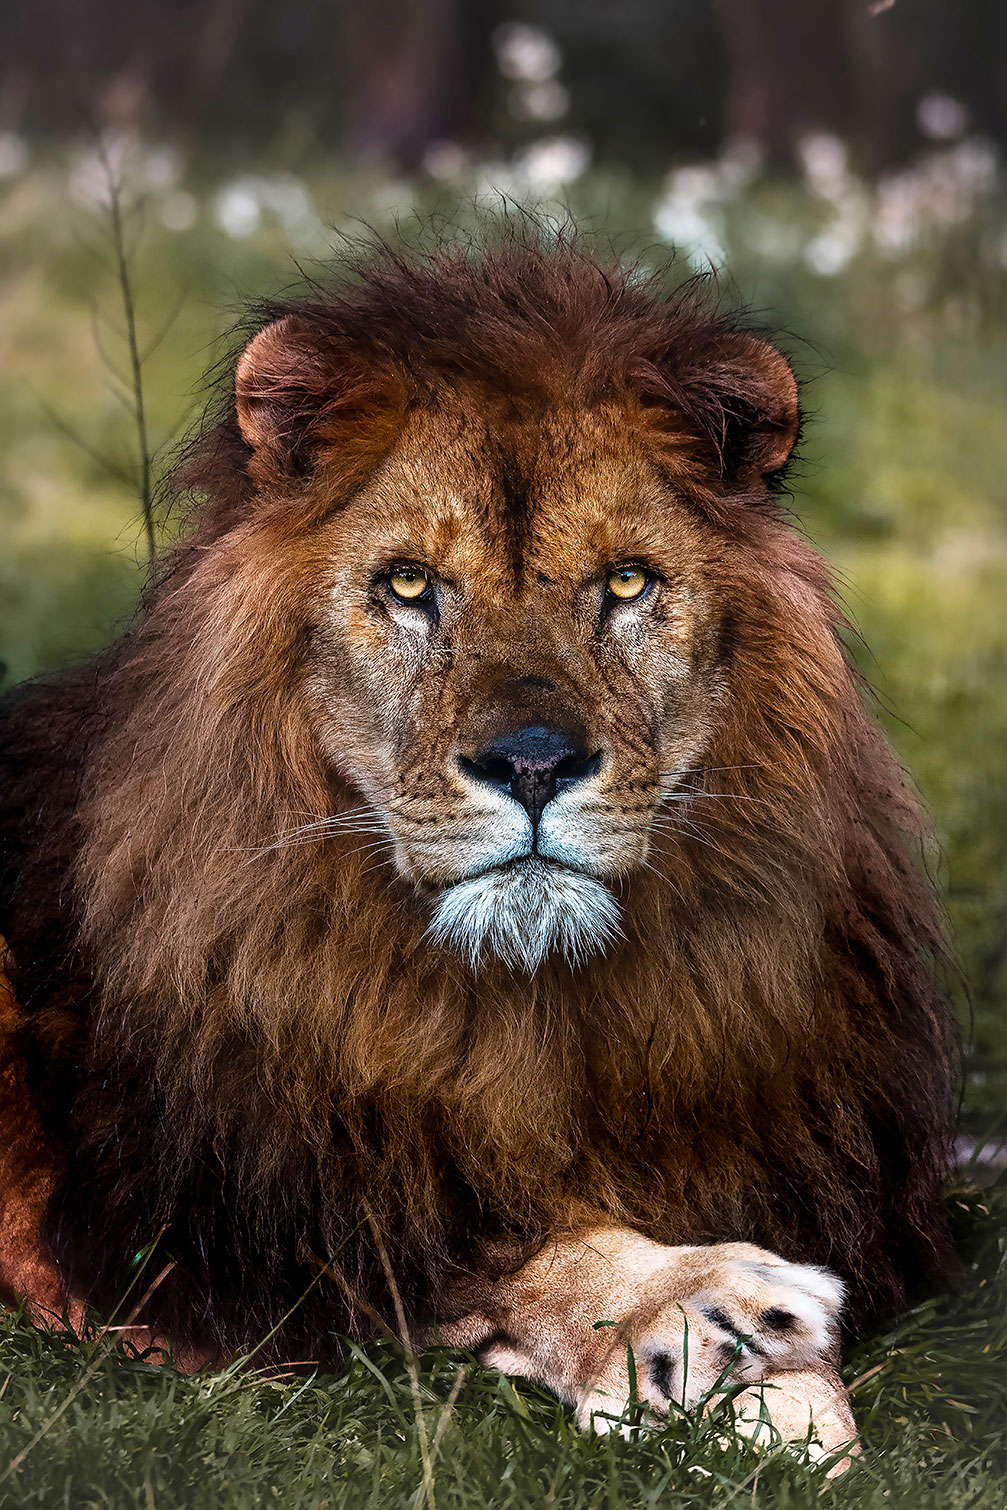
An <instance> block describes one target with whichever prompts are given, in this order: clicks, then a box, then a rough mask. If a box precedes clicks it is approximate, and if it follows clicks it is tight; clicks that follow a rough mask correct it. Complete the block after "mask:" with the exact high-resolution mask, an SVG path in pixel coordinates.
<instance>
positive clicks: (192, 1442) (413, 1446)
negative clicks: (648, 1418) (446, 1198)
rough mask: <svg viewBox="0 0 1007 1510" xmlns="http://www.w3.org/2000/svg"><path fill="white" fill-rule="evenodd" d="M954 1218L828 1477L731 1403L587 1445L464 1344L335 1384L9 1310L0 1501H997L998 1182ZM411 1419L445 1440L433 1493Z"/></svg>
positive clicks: (1001, 1201)
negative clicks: (153, 1357)
mask: <svg viewBox="0 0 1007 1510" xmlns="http://www.w3.org/2000/svg"><path fill="white" fill-rule="evenodd" d="M952 1209H953V1212H954V1214H955V1216H956V1218H957V1223H958V1226H959V1228H960V1231H961V1244H962V1250H963V1254H964V1256H965V1258H966V1275H965V1279H964V1281H963V1285H962V1288H961V1290H960V1292H959V1293H958V1294H957V1295H956V1296H954V1297H952V1298H945V1299H941V1300H939V1301H932V1302H930V1303H928V1304H926V1305H924V1306H921V1307H920V1308H919V1309H917V1310H916V1311H913V1312H910V1313H909V1314H908V1315H906V1316H903V1317H902V1318H901V1319H900V1321H899V1323H898V1326H897V1327H896V1328H895V1329H894V1330H892V1331H891V1332H890V1333H886V1334H884V1335H881V1336H878V1337H875V1338H873V1339H871V1340H869V1341H868V1342H866V1343H864V1344H861V1345H860V1346H859V1347H858V1348H857V1349H856V1350H855V1351H854V1352H853V1353H851V1354H850V1356H849V1358H848V1360H847V1364H846V1369H845V1374H846V1378H847V1380H848V1381H849V1382H850V1383H853V1384H854V1386H855V1387H854V1394H853V1398H854V1403H855V1406H856V1411H857V1416H858V1420H859V1424H860V1427H861V1430H862V1433H863V1439H864V1447H865V1452H864V1456H863V1458H862V1459H861V1460H860V1461H859V1462H858V1463H857V1464H856V1465H855V1466H854V1467H853V1468H852V1469H851V1470H850V1471H849V1473H848V1474H846V1475H845V1476H843V1477H842V1478H840V1479H837V1480H834V1481H832V1482H831V1483H829V1482H828V1481H827V1480H826V1478H825V1473H824V1468H823V1467H822V1466H817V1465H810V1464H809V1463H808V1461H807V1459H806V1458H804V1457H802V1455H801V1454H800V1453H799V1452H794V1451H791V1450H788V1449H785V1448H782V1447H780V1446H779V1445H776V1446H773V1445H768V1446H767V1447H765V1448H762V1449H756V1448H752V1447H749V1446H748V1445H746V1444H744V1443H742V1442H741V1441H740V1440H738V1439H737V1438H735V1437H734V1436H733V1434H732V1433H731V1431H730V1407H729V1405H727V1406H722V1407H721V1408H719V1409H718V1408H717V1407H716V1406H714V1407H712V1408H711V1409H709V1410H708V1411H707V1412H705V1413H704V1414H703V1415H702V1416H701V1417H699V1418H689V1417H685V1416H681V1415H680V1416H679V1417H678V1418H676V1419H673V1420H671V1421H670V1422H669V1424H668V1425H667V1426H666V1427H665V1428H663V1429H658V1430H654V1431H647V1430H639V1431H637V1432H635V1433H632V1434H631V1439H630V1440H625V1439H624V1438H623V1437H622V1436H621V1435H618V1434H611V1435H607V1436H603V1437H596V1436H592V1435H587V1434H583V1433H580V1432H578V1431H577V1430H576V1429H575V1428H574V1426H573V1424H572V1422H571V1420H570V1418H569V1416H568V1415H567V1413H566V1412H565V1411H564V1410H563V1409H562V1408H561V1407H560V1406H558V1405H557V1404H556V1402H555V1401H554V1400H552V1399H551V1398H550V1397H549V1396H547V1395H545V1394H543V1393H542V1392H540V1391H539V1390H537V1389H535V1388H533V1387H531V1386H529V1385H526V1384H522V1383H513V1382H511V1381H508V1380H506V1379H504V1378H503V1377H501V1376H499V1375H495V1374H491V1373H488V1372H486V1371H485V1370H483V1369H481V1368H480V1367H479V1366H478V1364H476V1363H475V1362H474V1361H473V1360H471V1359H466V1358H465V1357H463V1356H461V1355H458V1354H451V1353H445V1352H438V1351H432V1352H429V1353H425V1354H424V1355H423V1356H422V1357H421V1358H420V1359H419V1363H418V1390H416V1389H414V1384H413V1381H412V1379H411V1377H410V1371H409V1369H408V1367H407V1364H406V1361H405V1360H404V1358H403V1355H402V1353H401V1352H400V1351H399V1350H398V1349H397V1348H395V1347H394V1346H393V1345H391V1344H375V1345H372V1346H370V1347H368V1348H366V1349H363V1350H354V1352H353V1355H352V1357H351V1358H350V1360H349V1362H348V1364H347V1366H346V1368H345V1369H344V1371H343V1372H342V1373H340V1374H339V1375H335V1376H330V1377H315V1376H311V1375H307V1376H296V1377H295V1376H290V1377H287V1378H275V1377H265V1378H264V1377H262V1375H257V1374H256V1373H255V1372H254V1371H250V1370H249V1369H248V1368H234V1369H230V1370H227V1371H224V1372H222V1373H216V1374H198V1375H195V1376H192V1377H184V1376H181V1375H179V1374H177V1373H175V1371H174V1370H172V1369H166V1368H159V1367H152V1366H151V1365H149V1364H147V1363H145V1362H143V1361H142V1360H139V1359H131V1358H127V1357H125V1356H124V1355H123V1353H122V1352H121V1351H116V1352H114V1353H111V1354H107V1355H104V1356H103V1344H102V1342H101V1340H100V1334H99V1335H98V1337H96V1338H92V1340H90V1341H88V1342H85V1343H83V1344H79V1345H75V1344H66V1343H63V1342H61V1341H59V1340H57V1339H55V1338H53V1337H52V1336H50V1335H47V1334H45V1333H41V1332H38V1331H37V1330H35V1329H34V1328H33V1327H31V1326H30V1325H28V1324H27V1323H26V1322H25V1321H24V1320H22V1319H19V1318H15V1317H12V1316H7V1317H6V1318H4V1319H3V1320H2V1321H0V1388H2V1391H3V1392H2V1395H0V1504H3V1505H5V1506H7V1505H10V1506H12V1507H13V1506H19V1507H25V1510H29V1507H31V1510H48V1507H51V1506H56V1505H68V1506H73V1507H74V1510H83V1507H90V1506H95V1507H98V1506H115V1507H125V1506H132V1505H136V1506H141V1507H146V1506H152V1505H153V1506H159V1507H179V1510H182V1507H185V1510H190V1507H191V1510H199V1507H203V1506H205V1507H207V1510H210V1507H214V1510H216V1507H228V1506H234V1507H235V1510H238V1507H247V1506H249V1505H259V1504H276V1505H282V1506H283V1507H284V1510H308V1507H311V1510H316V1507H318V1510H320V1507H322V1506H330V1507H336V1506H339V1507H346V1510H356V1507H360V1510H363V1507H365V1506H366V1507H371V1510H393V1507H398V1506H401V1507H403V1510H406V1507H419V1506H421V1505H423V1504H424V1503H425V1502H429V1498H432V1499H433V1501H434V1503H435V1504H436V1505H437V1506H438V1507H440V1510H475V1507H481V1506H492V1507H494V1510H497V1507H499V1510H509V1507H513V1510H527V1507H531V1506H535V1507H538V1506H555V1507H557V1510H559V1507H568V1510H600V1507H607V1506H611V1507H613V1510H614V1507H619V1510H629V1507H636V1506H655V1507H657V1506H660V1507H661V1510H686V1507H692V1506H696V1507H700V1506H727V1505H753V1504H758V1505H762V1506H765V1507H770V1506H771V1507H780V1510H783V1507H796V1506H808V1505H811V1504H813V1503H816V1502H817V1501H818V1500H819V1499H821V1501H822V1503H823V1504H825V1505H831V1506H835V1507H837V1510H839V1507H850V1510H853V1507H857V1510H882V1507H888V1510H894V1507H897V1506H904V1507H905V1510H930V1507H932V1510H980V1507H983V1510H986V1507H988V1510H1003V1504H1004V1491H1005V1485H1007V1436H1005V1432H1007V1253H1005V1243H1004V1235H1003V1234H1004V1231H1005V1230H1007V1183H1004V1182H1001V1184H1000V1186H999V1187H997V1188H994V1189H993V1190H990V1191H987V1192H985V1193H984V1195H983V1196H982V1197H978V1196H976V1195H975V1194H972V1195H971V1196H968V1197H966V1196H959V1197H956V1198H955V1199H954V1200H953V1202H952ZM858 1380H859V1381H860V1382H859V1383H858V1382H856V1381H858ZM4 1381H6V1382H4ZM418 1417H422V1422H423V1427H422V1429H423V1430H424V1431H425V1434H426V1439H427V1442H428V1443H430V1444H433V1443H434V1442H436V1452H435V1453H434V1457H433V1463H432V1486H433V1494H432V1496H430V1497H427V1496H426V1495H425V1490H424V1482H425V1480H424V1469H423V1452H422V1449H421V1441H420V1426H419V1421H418ZM634 1437H635V1439H632V1438H634ZM22 1455H23V1456H22ZM12 1460H18V1466H17V1467H16V1468H15V1469H13V1471H11V1470H10V1469H9V1467H8V1464H9V1463H10V1462H11V1461H12ZM5 1475H6V1476H5ZM428 1482H429V1481H428Z"/></svg>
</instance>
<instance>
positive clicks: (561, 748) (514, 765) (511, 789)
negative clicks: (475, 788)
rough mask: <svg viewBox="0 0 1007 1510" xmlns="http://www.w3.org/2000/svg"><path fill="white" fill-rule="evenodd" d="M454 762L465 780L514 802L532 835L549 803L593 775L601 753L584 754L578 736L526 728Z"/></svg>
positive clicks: (540, 727)
mask: <svg viewBox="0 0 1007 1510" xmlns="http://www.w3.org/2000/svg"><path fill="white" fill-rule="evenodd" d="M457 760H458V765H459V768H460V769H461V771H462V773H463V774H464V775H465V776H468V777H469V778H470V779H471V780H473V781H480V782H483V783H485V784H486V785H488V786H491V787H493V788H495V789H496V790H497V791H498V792H503V793H505V794H506V795H507V796H509V797H512V798H513V799H514V801H515V802H519V803H520V804H521V806H522V807H523V808H524V810H525V812H526V813H527V814H528V818H529V820H530V822H531V826H532V830H533V832H535V831H537V829H538V827H539V822H540V820H541V818H542V814H543V812H544V810H545V808H546V807H547V806H548V804H549V803H550V802H551V801H552V800H553V798H554V797H556V796H557V795H558V794H559V793H560V792H567V791H570V790H571V789H572V788H573V787H575V786H577V785H579V784H580V783H581V782H583V781H586V780H587V778H588V777H590V776H594V775H596V774H597V773H598V771H599V770H600V769H601V763H602V753H601V751H600V750H596V751H594V753H593V754H592V753H589V751H588V747H587V745H586V743H585V741H584V739H583V738H581V737H580V736H579V735H577V734H574V733H569V732H566V731H564V730H561V729H558V728H550V727H548V726H547V725H544V724H529V725H526V726H525V727H524V728H518V729H515V730H513V731H512V732H510V733H506V734H501V735H498V737H497V738H496V739H494V740H492V741H491V742H490V743H489V744H488V745H486V746H485V747H484V748H483V749H481V750H479V751H478V753H477V754H476V755H474V756H471V757H470V756H468V755H463V754H459V755H458V756H457Z"/></svg>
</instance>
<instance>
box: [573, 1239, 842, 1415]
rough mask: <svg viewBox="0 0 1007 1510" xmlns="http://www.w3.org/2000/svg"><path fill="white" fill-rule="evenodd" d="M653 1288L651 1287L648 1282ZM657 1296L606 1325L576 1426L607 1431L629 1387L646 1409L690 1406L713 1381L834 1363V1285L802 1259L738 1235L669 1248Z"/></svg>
mask: <svg viewBox="0 0 1007 1510" xmlns="http://www.w3.org/2000/svg"><path fill="white" fill-rule="evenodd" d="M655 1288H657V1287H655ZM659 1288H660V1290H664V1291H665V1293H664V1294H654V1291H653V1290H652V1291H651V1296H648V1298H647V1302H645V1303H644V1304H643V1305H642V1306H640V1307H639V1308H637V1310H636V1311H635V1312H634V1313H633V1314H631V1315H630V1316H629V1317H628V1318H626V1320H625V1321H624V1322H623V1323H622V1324H621V1325H619V1326H618V1327H617V1328H615V1329H614V1335H612V1346H611V1348H610V1349H609V1351H608V1355H607V1357H606V1359H605V1362H604V1365H603V1367H602V1368H601V1370H600V1372H599V1373H598V1375H597V1376H596V1377H595V1378H594V1379H593V1380H592V1381H591V1383H590V1385H589V1386H588V1387H587V1388H586V1389H583V1390H582V1391H581V1392H580V1394H579V1399H578V1401H577V1406H576V1409H577V1419H578V1421H579V1422H580V1423H581V1424H582V1425H585V1426H586V1425H589V1424H592V1422H593V1424H594V1426H595V1427H596V1428H600V1429H602V1430H604V1429H607V1428H608V1427H609V1426H610V1425H611V1424H612V1421H613V1417H614V1418H618V1417H619V1416H620V1415H621V1413H622V1411H623V1409H624V1406H625V1405H626V1403H627V1402H628V1400H629V1399H630V1398H631V1395H632V1389H631V1385H630V1370H632V1371H633V1373H634V1374H635V1385H636V1395H637V1398H638V1399H639V1400H640V1402H641V1403H642V1404H644V1405H646V1406H648V1407H649V1408H650V1409H651V1410H652V1411H656V1412H658V1413H661V1414H663V1413H665V1412H666V1411H667V1410H668V1407H669V1403H670V1402H675V1403H677V1404H678V1405H681V1406H684V1407H685V1408H686V1409H687V1410H688V1409H692V1408H694V1407H695V1406H696V1405H697V1404H698V1403H699V1402H700V1401H701V1400H703V1399H704V1398H706V1397H707V1396H708V1395H709V1394H710V1393H711V1391H713V1390H714V1389H716V1388H717V1387H718V1385H720V1384H728V1383H730V1384H734V1383H738V1382H743V1383H751V1382H755V1381H757V1380H760V1379H764V1378H766V1377H767V1376H769V1375H775V1374H779V1373H787V1372H790V1371H794V1370H800V1369H808V1368H812V1369H813V1368H816V1367H819V1366H822V1365H826V1364H830V1363H833V1362H834V1361H835V1360H836V1357H837V1353H838V1335H837V1323H838V1318H839V1312H840V1309H841V1307H842V1301H843V1286H842V1284H841V1283H840V1281H839V1280H838V1279H836V1278H835V1276H834V1275H832V1274H830V1273H828V1272H827V1271H826V1270H824V1269H819V1268H815V1267H813V1266H811V1265H808V1264H793V1263H787V1262H786V1261H785V1260H784V1259H782V1258H778V1257H777V1256H776V1255H775V1254H773V1253H769V1252H767V1251H766V1250H765V1249H762V1248H756V1247H753V1246H752V1245H750V1244H747V1243H722V1244H716V1245H713V1246H711V1247H709V1248H693V1249H679V1250H677V1255H676V1260H675V1262H674V1264H673V1265H672V1266H671V1267H670V1270H669V1274H668V1277H667V1281H666V1283H665V1284H664V1285H661V1286H660V1287H659Z"/></svg>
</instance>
